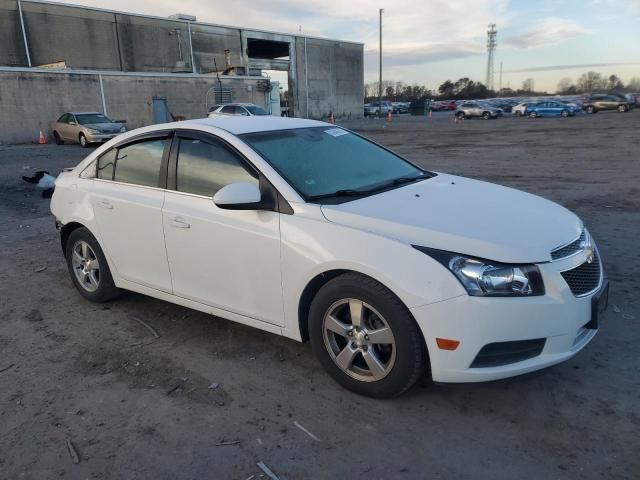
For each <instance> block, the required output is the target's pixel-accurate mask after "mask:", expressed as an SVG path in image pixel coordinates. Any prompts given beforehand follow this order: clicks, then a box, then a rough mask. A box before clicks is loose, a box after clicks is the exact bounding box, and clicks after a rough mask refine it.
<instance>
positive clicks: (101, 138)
mask: <svg viewBox="0 0 640 480" xmlns="http://www.w3.org/2000/svg"><path fill="white" fill-rule="evenodd" d="M118 135H120V133H119V132H118V133H87V134H86V137H87V141H88V142H89V143H102V142H107V141H109V140H111V139H112V138H115V137H117V136H118Z"/></svg>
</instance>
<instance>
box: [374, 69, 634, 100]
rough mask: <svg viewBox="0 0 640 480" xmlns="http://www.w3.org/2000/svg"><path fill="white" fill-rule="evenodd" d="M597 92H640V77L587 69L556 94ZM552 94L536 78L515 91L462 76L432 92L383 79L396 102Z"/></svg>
mask: <svg viewBox="0 0 640 480" xmlns="http://www.w3.org/2000/svg"><path fill="white" fill-rule="evenodd" d="M598 92H617V93H625V92H629V93H631V92H633V93H637V92H640V77H634V78H632V79H631V80H630V81H629V82H628V83H626V84H625V83H624V82H623V81H622V79H621V78H620V77H618V76H617V75H610V76H608V77H606V76H604V75H602V74H601V73H598V72H587V73H583V74H582V75H580V77H579V78H578V79H577V81H575V82H574V81H573V79H572V78H569V77H566V78H563V79H562V80H560V81H559V82H558V87H557V89H556V93H557V94H560V95H579V94H583V93H598ZM364 95H365V102H371V101H375V100H377V99H378V82H372V83H367V84H366V85H365V87H364ZM537 95H550V93H549V92H544V91H536V90H535V80H534V79H533V78H527V79H526V80H525V81H524V82H522V87H521V88H519V89H517V90H513V89H511V88H503V89H501V90H498V91H493V90H489V89H488V88H487V87H486V86H485V85H484V84H483V83H482V82H475V81H473V80H471V79H470V78H467V77H464V78H460V79H458V80H457V81H455V82H452V81H451V80H447V81H446V82H444V83H442V85H440V86H439V87H438V90H437V91H433V90H431V89H429V88H427V87H425V86H422V85H415V84H414V85H407V84H405V83H404V82H394V81H391V80H383V81H382V99H383V100H389V101H393V102H412V101H419V100H424V99H426V98H431V99H435V100H464V99H469V98H493V97H518V96H537Z"/></svg>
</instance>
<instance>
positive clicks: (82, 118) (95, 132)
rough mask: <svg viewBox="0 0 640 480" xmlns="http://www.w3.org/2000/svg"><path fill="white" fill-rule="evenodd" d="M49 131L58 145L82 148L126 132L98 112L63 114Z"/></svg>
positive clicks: (121, 126) (118, 124)
mask: <svg viewBox="0 0 640 480" xmlns="http://www.w3.org/2000/svg"><path fill="white" fill-rule="evenodd" d="M51 130H52V131H53V138H54V139H55V141H56V143H57V144H58V145H62V144H64V142H73V143H79V144H80V145H82V146H83V147H88V146H90V145H91V144H92V143H102V142H106V141H107V140H111V139H112V138H113V137H115V136H117V135H119V134H121V133H124V132H126V131H127V129H126V128H125V126H124V125H122V124H121V123H117V122H114V121H113V120H111V119H110V118H109V117H107V116H106V115H104V114H103V113H100V112H68V113H65V114H64V115H62V116H61V117H60V118H59V119H58V120H57V121H55V122H54V123H53V124H52V125H51Z"/></svg>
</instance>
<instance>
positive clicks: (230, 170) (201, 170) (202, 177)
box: [176, 137, 258, 197]
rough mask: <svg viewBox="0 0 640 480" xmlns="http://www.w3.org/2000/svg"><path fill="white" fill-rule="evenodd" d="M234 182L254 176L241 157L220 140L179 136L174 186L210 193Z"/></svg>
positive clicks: (250, 180) (249, 179) (192, 191)
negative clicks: (207, 140)
mask: <svg viewBox="0 0 640 480" xmlns="http://www.w3.org/2000/svg"><path fill="white" fill-rule="evenodd" d="M234 182H254V183H256V184H257V183H258V179H257V178H256V177H255V176H253V175H252V174H251V173H249V171H248V170H247V169H246V168H245V166H244V164H243V161H242V159H241V158H240V157H239V156H238V155H237V154H236V153H235V152H234V151H232V150H231V149H229V148H227V147H226V146H225V145H224V144H222V143H218V142H211V143H209V142H204V141H202V140H198V139H195V138H185V137H182V138H180V145H179V147H178V170H177V175H176V187H177V188H176V189H177V190H178V191H179V192H187V193H193V194H196V195H203V196H206V197H213V196H214V195H215V193H216V192H217V191H218V190H220V189H221V188H222V187H224V186H226V185H229V184H230V183H234Z"/></svg>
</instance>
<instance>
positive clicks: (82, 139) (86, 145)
mask: <svg viewBox="0 0 640 480" xmlns="http://www.w3.org/2000/svg"><path fill="white" fill-rule="evenodd" d="M78 141H79V142H80V146H81V147H82V148H89V147H90V146H91V144H90V143H89V141H88V140H87V137H85V136H84V133H81V134H80V136H79V137H78Z"/></svg>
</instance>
